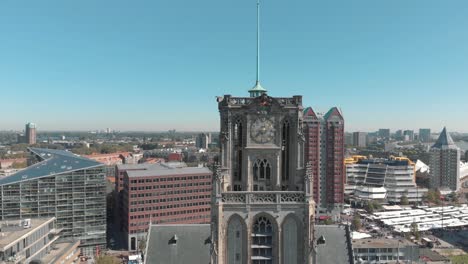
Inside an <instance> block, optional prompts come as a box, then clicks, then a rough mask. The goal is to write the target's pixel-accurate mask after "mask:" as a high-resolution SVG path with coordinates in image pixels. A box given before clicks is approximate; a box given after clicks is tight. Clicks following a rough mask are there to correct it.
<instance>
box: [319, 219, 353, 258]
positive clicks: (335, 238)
mask: <svg viewBox="0 0 468 264" xmlns="http://www.w3.org/2000/svg"><path fill="white" fill-rule="evenodd" d="M321 236H323V237H324V239H325V244H320V245H317V247H316V251H317V263H320V264H337V263H340V264H347V263H351V262H350V259H349V254H350V252H348V244H347V239H346V231H345V228H344V226H337V225H316V226H315V237H316V238H317V239H318V238H319V237H321Z"/></svg>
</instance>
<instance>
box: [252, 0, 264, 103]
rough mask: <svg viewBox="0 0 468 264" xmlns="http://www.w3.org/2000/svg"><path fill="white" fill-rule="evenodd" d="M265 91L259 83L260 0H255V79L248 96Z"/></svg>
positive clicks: (257, 94) (258, 94) (254, 95)
mask: <svg viewBox="0 0 468 264" xmlns="http://www.w3.org/2000/svg"><path fill="white" fill-rule="evenodd" d="M266 92H267V90H265V88H263V87H262V85H261V84H260V0H257V80H256V82H255V86H254V87H253V88H252V89H250V90H249V93H250V97H257V96H260V95H262V94H264V93H266Z"/></svg>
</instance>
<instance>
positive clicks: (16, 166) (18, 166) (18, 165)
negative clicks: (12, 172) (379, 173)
mask: <svg viewBox="0 0 468 264" xmlns="http://www.w3.org/2000/svg"><path fill="white" fill-rule="evenodd" d="M27 166H28V164H26V161H25V162H17V161H15V162H13V164H11V167H12V168H13V169H22V168H26V167H27Z"/></svg>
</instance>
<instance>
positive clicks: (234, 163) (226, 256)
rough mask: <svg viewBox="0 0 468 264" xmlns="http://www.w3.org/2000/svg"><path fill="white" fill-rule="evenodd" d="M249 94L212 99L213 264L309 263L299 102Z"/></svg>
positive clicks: (309, 213)
mask: <svg viewBox="0 0 468 264" xmlns="http://www.w3.org/2000/svg"><path fill="white" fill-rule="evenodd" d="M249 92H250V94H251V97H232V96H231V95H225V96H224V97H219V98H218V108H219V111H220V116H221V131H220V145H221V153H220V160H219V164H218V166H217V167H216V169H215V177H214V182H213V201H212V242H213V243H212V263H213V264H247V263H248V264H305V263H312V262H311V259H312V245H313V243H312V241H313V220H314V211H315V204H314V201H313V198H312V193H311V190H312V188H311V186H313V183H312V182H311V179H312V173H311V169H310V166H308V165H307V164H304V135H303V108H302V97H301V96H293V97H288V98H274V97H270V96H268V95H267V94H266V90H264V89H263V88H262V87H261V86H260V84H259V82H258V81H257V85H256V86H255V87H254V88H253V89H252V90H250V91H249Z"/></svg>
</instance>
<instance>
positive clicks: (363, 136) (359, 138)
mask: <svg viewBox="0 0 468 264" xmlns="http://www.w3.org/2000/svg"><path fill="white" fill-rule="evenodd" d="M353 145H354V146H355V147H363V148H365V147H366V146H367V133H365V132H354V133H353Z"/></svg>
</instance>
